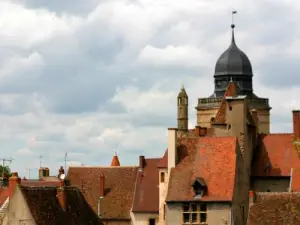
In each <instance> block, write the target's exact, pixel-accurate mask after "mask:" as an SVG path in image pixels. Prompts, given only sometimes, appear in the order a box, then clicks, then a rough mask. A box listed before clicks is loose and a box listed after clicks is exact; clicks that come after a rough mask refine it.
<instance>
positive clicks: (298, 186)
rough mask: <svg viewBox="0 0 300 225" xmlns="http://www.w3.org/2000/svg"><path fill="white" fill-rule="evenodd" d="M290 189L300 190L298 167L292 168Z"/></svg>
mask: <svg viewBox="0 0 300 225" xmlns="http://www.w3.org/2000/svg"><path fill="white" fill-rule="evenodd" d="M291 182H292V186H291V189H292V191H295V192H300V168H293V174H292V179H291Z"/></svg>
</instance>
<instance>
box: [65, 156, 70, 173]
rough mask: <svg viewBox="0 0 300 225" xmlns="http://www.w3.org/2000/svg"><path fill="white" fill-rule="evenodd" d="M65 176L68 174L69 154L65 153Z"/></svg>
mask: <svg viewBox="0 0 300 225" xmlns="http://www.w3.org/2000/svg"><path fill="white" fill-rule="evenodd" d="M64 161H65V174H66V173H67V162H68V161H69V160H68V152H65V160H64Z"/></svg>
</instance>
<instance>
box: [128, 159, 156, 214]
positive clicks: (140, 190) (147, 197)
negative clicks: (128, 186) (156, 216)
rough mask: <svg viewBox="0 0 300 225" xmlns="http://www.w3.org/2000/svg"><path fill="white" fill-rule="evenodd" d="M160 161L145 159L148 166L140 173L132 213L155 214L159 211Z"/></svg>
mask: <svg viewBox="0 0 300 225" xmlns="http://www.w3.org/2000/svg"><path fill="white" fill-rule="evenodd" d="M159 161H160V159H145V162H146V166H145V167H144V169H143V171H142V172H139V173H138V178H137V184H136V189H135V196H134V202H133V207H132V211H133V212H148V213H151V212H154V213H158V211H159V189H158V185H159V169H158V168H157V164H158V162H159Z"/></svg>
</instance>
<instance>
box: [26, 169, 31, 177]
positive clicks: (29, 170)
mask: <svg viewBox="0 0 300 225" xmlns="http://www.w3.org/2000/svg"><path fill="white" fill-rule="evenodd" d="M26 170H27V171H28V179H30V172H31V170H32V169H31V168H26Z"/></svg>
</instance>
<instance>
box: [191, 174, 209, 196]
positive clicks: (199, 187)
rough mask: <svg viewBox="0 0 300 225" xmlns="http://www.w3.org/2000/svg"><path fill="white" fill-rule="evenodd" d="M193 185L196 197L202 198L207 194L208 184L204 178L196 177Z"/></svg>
mask: <svg viewBox="0 0 300 225" xmlns="http://www.w3.org/2000/svg"><path fill="white" fill-rule="evenodd" d="M192 186H193V189H194V193H195V197H197V198H201V197H202V196H203V195H205V194H206V191H207V185H206V183H205V181H204V179H202V178H199V177H198V178H196V179H195V181H194V183H193V184H192Z"/></svg>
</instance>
